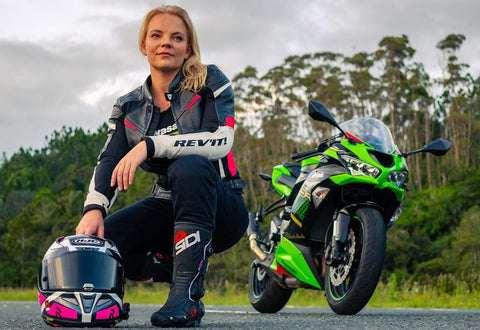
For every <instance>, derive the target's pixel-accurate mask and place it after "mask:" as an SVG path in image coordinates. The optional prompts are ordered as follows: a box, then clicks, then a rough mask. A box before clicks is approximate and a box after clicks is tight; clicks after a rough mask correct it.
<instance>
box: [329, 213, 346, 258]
mask: <svg viewBox="0 0 480 330" xmlns="http://www.w3.org/2000/svg"><path fill="white" fill-rule="evenodd" d="M349 225H350V214H348V213H347V211H345V210H340V212H338V215H337V216H336V218H335V220H334V221H333V234H332V240H331V243H330V244H329V245H328V247H327V250H326V252H325V263H326V264H327V265H328V266H336V265H338V264H340V263H341V262H342V260H343V254H344V253H343V252H344V251H343V248H344V246H345V241H346V240H347V235H348V226H349Z"/></svg>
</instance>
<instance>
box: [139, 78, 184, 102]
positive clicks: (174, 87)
mask: <svg viewBox="0 0 480 330" xmlns="http://www.w3.org/2000/svg"><path fill="white" fill-rule="evenodd" d="M182 71H183V70H180V71H179V72H178V73H177V75H176V76H175V78H173V80H172V82H171V83H170V85H169V86H168V91H169V93H170V94H175V92H178V90H179V89H180V82H181V81H182V79H183V72H182ZM151 86H152V76H151V75H149V76H148V77H147V79H146V80H145V82H144V83H143V93H144V96H145V97H146V98H148V99H149V100H150V101H151V102H152V103H153V96H152V92H151V90H150V87H151Z"/></svg>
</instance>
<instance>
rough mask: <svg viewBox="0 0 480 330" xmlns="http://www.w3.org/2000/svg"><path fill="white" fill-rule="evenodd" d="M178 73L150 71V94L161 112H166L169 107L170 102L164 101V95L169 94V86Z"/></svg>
mask: <svg viewBox="0 0 480 330" xmlns="http://www.w3.org/2000/svg"><path fill="white" fill-rule="evenodd" d="M177 73H178V71H176V72H175V71H170V72H164V71H158V70H150V74H151V76H152V86H151V92H152V96H153V102H154V104H155V105H156V106H158V107H159V108H160V110H161V111H164V110H167V109H168V107H169V106H170V102H169V101H167V100H166V99H165V93H168V92H169V87H170V84H171V83H172V81H173V79H175V76H176V75H177Z"/></svg>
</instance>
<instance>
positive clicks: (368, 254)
mask: <svg viewBox="0 0 480 330" xmlns="http://www.w3.org/2000/svg"><path fill="white" fill-rule="evenodd" d="M308 114H309V116H310V117H311V118H312V119H314V120H317V121H322V122H326V123H328V124H330V125H332V126H334V127H336V128H337V129H338V130H339V131H340V133H339V134H337V135H334V136H332V137H329V138H327V139H325V140H323V141H321V142H320V143H319V145H318V146H317V148H315V149H313V150H309V151H306V152H301V153H297V154H293V155H292V159H294V160H296V161H297V162H284V163H283V164H281V165H277V166H275V167H274V168H273V173H272V175H271V176H270V175H266V174H262V173H260V174H259V176H260V177H261V178H262V179H264V180H266V181H269V182H270V183H271V184H270V185H269V186H270V188H273V189H272V190H274V191H275V192H277V193H278V194H280V196H281V197H280V198H279V199H278V200H276V201H274V202H273V203H272V204H270V205H269V206H268V207H266V208H265V209H263V207H262V206H261V205H260V206H259V208H258V211H256V212H252V213H250V223H249V227H248V230H247V235H248V236H249V241H250V248H251V250H252V251H253V253H254V256H255V259H254V260H253V262H252V265H251V268H250V275H249V298H250V302H251V304H252V305H253V307H254V308H255V309H256V310H258V311H259V312H262V313H275V312H277V311H279V310H280V309H282V308H283V307H284V306H285V305H286V304H287V302H288V300H289V298H290V296H291V294H292V292H293V290H294V289H296V288H309V289H315V290H323V291H325V295H326V297H327V302H328V304H329V306H330V308H331V309H332V310H333V311H334V312H335V313H337V314H342V315H351V314H356V313H358V312H359V311H360V310H361V309H362V308H363V307H364V306H365V305H366V304H367V303H368V301H369V300H370V298H371V296H372V295H373V293H374V291H375V288H376V286H377V283H378V280H379V278H380V274H381V271H382V267H383V260H384V257H385V250H386V231H387V230H388V229H389V228H390V227H391V226H392V225H393V224H394V223H395V221H396V220H397V219H398V217H399V216H400V214H401V207H402V203H403V200H404V199H405V191H406V183H407V181H408V177H409V173H408V169H407V162H406V160H405V158H406V157H408V156H410V155H413V154H416V153H419V152H429V153H432V154H434V155H436V156H442V155H445V154H446V153H447V151H448V150H449V149H450V146H451V143H450V142H448V141H445V140H442V139H438V140H435V141H433V142H430V143H428V144H427V145H426V146H424V147H423V148H422V149H419V150H415V151H411V152H408V153H401V152H399V150H398V149H397V147H396V146H395V144H394V142H393V138H392V135H391V133H390V130H389V129H388V127H387V126H386V125H385V124H384V123H382V122H381V121H380V120H378V119H375V118H371V117H359V118H354V119H351V120H349V121H347V122H345V123H343V124H341V125H339V124H338V123H337V122H336V121H335V119H334V117H333V116H332V114H331V113H330V111H329V110H328V109H327V108H326V107H325V106H324V105H322V104H321V103H318V102H315V101H310V102H309V105H308ZM273 212H275V213H273ZM271 213H273V214H274V216H273V217H272V220H271V222H270V225H269V226H267V229H266V230H264V231H263V232H261V230H260V227H261V223H262V221H264V219H265V218H266V216H267V215H269V214H271Z"/></svg>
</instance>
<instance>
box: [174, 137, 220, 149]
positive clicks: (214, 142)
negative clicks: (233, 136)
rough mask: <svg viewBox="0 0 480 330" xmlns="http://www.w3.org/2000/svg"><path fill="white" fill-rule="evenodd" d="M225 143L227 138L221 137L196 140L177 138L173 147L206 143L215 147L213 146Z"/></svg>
mask: <svg viewBox="0 0 480 330" xmlns="http://www.w3.org/2000/svg"><path fill="white" fill-rule="evenodd" d="M226 144H227V138H226V137H224V138H221V139H206V140H202V139H198V140H195V139H193V140H177V141H175V143H174V145H173V146H174V147H196V146H199V147H204V146H206V145H209V146H212V147H215V146H222V145H226Z"/></svg>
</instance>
